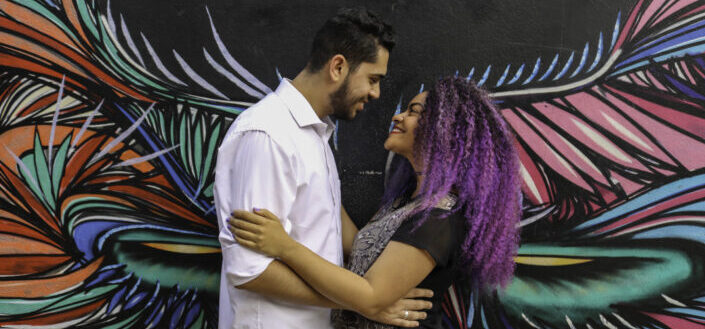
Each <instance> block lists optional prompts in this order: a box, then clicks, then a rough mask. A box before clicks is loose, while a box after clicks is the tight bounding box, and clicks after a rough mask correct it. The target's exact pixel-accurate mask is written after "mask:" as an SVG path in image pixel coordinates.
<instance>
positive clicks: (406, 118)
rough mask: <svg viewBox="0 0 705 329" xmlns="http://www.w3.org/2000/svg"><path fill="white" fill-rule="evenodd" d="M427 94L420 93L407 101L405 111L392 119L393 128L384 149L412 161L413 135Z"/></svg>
mask: <svg viewBox="0 0 705 329" xmlns="http://www.w3.org/2000/svg"><path fill="white" fill-rule="evenodd" d="M427 95H428V92H422V93H420V94H418V95H416V96H414V98H412V99H411V101H409V105H407V106H406V110H405V111H404V112H401V113H399V114H397V115H395V116H393V117H392V122H394V126H393V128H392V131H391V132H390V133H389V137H387V140H386V141H385V142H384V148H385V149H386V150H388V151H392V152H394V153H396V154H399V155H402V156H404V157H406V158H407V159H410V160H411V159H412V155H413V151H414V133H415V130H416V126H418V124H419V118H420V117H421V115H422V113H423V111H424V108H425V106H426V96H427Z"/></svg>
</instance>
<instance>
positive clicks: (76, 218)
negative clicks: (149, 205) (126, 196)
mask: <svg viewBox="0 0 705 329" xmlns="http://www.w3.org/2000/svg"><path fill="white" fill-rule="evenodd" d="M85 210H90V213H91V214H93V215H95V214H99V213H101V212H102V211H106V210H117V211H122V212H127V211H132V209H130V208H128V207H126V206H125V205H122V204H119V203H115V202H113V201H110V200H106V199H102V198H100V197H99V196H95V197H85V198H80V199H75V200H71V202H69V204H68V205H67V206H66V207H65V208H64V212H63V213H62V216H61V217H62V218H64V221H65V222H66V224H67V225H66V227H67V228H68V231H69V232H72V233H73V229H74V228H75V227H76V226H78V225H79V224H81V222H82V221H81V220H82V219H83V216H81V213H83V211H85Z"/></svg>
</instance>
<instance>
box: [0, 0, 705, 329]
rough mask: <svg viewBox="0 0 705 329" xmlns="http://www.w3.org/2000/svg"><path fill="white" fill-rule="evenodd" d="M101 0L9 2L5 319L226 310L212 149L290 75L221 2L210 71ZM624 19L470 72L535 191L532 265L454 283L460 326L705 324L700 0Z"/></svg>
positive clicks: (175, 323) (77, 321)
mask: <svg viewBox="0 0 705 329" xmlns="http://www.w3.org/2000/svg"><path fill="white" fill-rule="evenodd" d="M106 8H107V11H103V10H99V9H98V8H97V7H96V3H95V2H93V1H88V0H64V1H58V0H0V144H1V145H2V148H1V149H0V259H1V260H2V261H1V262H0V327H3V328H13V327H14V328H19V327H22V328H25V327H28V326H29V327H31V326H37V327H44V328H215V327H216V326H217V314H218V312H217V300H218V280H219V271H220V250H219V244H218V241H217V238H216V236H217V224H216V217H215V213H214V212H213V200H212V196H213V195H212V186H213V167H214V164H215V155H216V150H217V146H218V145H219V143H220V140H221V138H222V137H223V134H224V133H225V131H227V128H228V127H229V125H230V124H231V123H232V121H233V120H234V119H235V118H236V117H237V115H238V113H241V112H242V111H243V110H245V109H246V108H247V107H248V106H249V105H250V104H251V102H252V101H253V100H256V99H258V98H261V97H262V96H263V95H265V94H266V93H267V92H269V91H271V89H270V88H272V87H273V86H267V85H265V84H264V83H262V82H261V81H260V80H258V78H257V77H255V76H254V75H253V74H252V73H250V72H249V71H248V70H247V69H246V68H245V67H243V66H242V65H241V64H240V63H239V62H238V61H237V60H236V59H235V57H234V56H233V55H232V54H231V52H230V51H231V49H230V48H232V45H226V44H225V43H224V42H223V41H222V40H221V38H220V36H219V32H218V29H217V26H216V24H215V23H214V22H213V20H212V19H211V20H210V26H205V27H203V28H204V29H206V30H210V36H211V37H212V38H213V41H214V42H215V43H216V44H217V46H218V52H217V53H215V52H214V53H211V52H208V51H207V50H205V49H204V51H203V58H204V60H205V61H206V62H207V63H208V64H209V65H210V69H211V71H210V72H203V71H198V70H196V69H194V68H193V67H192V66H191V65H189V63H188V62H187V61H186V60H184V59H183V58H182V56H180V54H179V53H178V52H176V51H174V52H173V53H172V54H157V53H156V52H155V50H154V49H153V47H152V45H151V44H150V41H149V39H148V38H147V37H145V35H143V34H140V33H139V32H137V33H134V32H131V31H130V30H129V27H128V25H127V24H126V23H125V21H124V19H123V18H122V16H120V15H114V14H113V13H111V12H110V8H111V7H110V4H109V3H108V4H107V6H106ZM208 15H210V13H209V12H208ZM116 17H120V19H116ZM209 17H210V16H209ZM610 32H611V33H599V31H598V33H597V34H596V38H595V40H594V41H590V42H587V43H586V44H585V47H584V48H583V49H576V50H575V51H574V52H573V53H572V54H570V55H569V56H567V57H565V56H563V57H561V56H559V55H556V56H555V57H553V58H536V59H527V63H528V64H525V65H521V66H519V67H512V66H511V65H507V66H496V64H495V66H489V67H486V68H471V69H470V70H469V72H468V73H467V78H468V79H475V80H476V81H478V83H479V84H482V85H484V86H485V87H487V88H488V89H490V90H491V91H492V92H493V95H494V96H495V97H496V99H497V102H498V104H499V105H500V107H501V108H502V114H503V115H504V117H505V118H506V119H507V121H508V122H509V123H510V124H511V126H512V127H513V129H514V130H515V132H516V135H517V143H516V145H517V147H518V148H519V150H520V155H521V162H522V168H521V169H522V175H523V179H524V185H523V192H524V199H525V201H524V203H525V205H524V207H525V208H524V218H523V220H522V222H521V223H520V225H521V226H522V246H521V248H520V250H519V254H518V255H517V257H516V261H517V269H516V277H515V279H514V280H513V282H512V283H511V284H510V285H509V286H508V287H507V289H506V290H504V291H501V292H497V293H494V294H489V295H487V294H485V295H479V294H477V293H473V292H467V291H465V290H463V289H461V288H460V287H458V288H453V289H451V291H449V293H448V294H447V296H446V303H445V304H444V309H445V311H446V319H445V320H446V325H447V326H448V327H449V328H469V327H472V328H515V327H516V328H566V327H568V328H603V327H606V328H703V327H705V224H703V223H705V169H704V168H705V87H704V86H705V2H703V1H692V0H679V1H667V0H663V1H660V0H653V1H645V0H641V1H636V2H635V5H634V6H633V8H632V9H631V10H630V11H629V12H624V13H621V14H620V16H619V18H618V19H617V21H616V22H615V26H614V30H613V31H610ZM138 43H139V44H140V45H141V46H140V47H137V46H136V44H138ZM140 49H146V50H147V51H146V52H145V51H141V50H140ZM166 55H169V56H173V58H174V59H175V60H176V61H177V63H178V65H179V68H180V70H181V71H182V72H180V74H178V75H177V74H174V72H173V71H170V70H172V69H173V68H168V67H167V66H166V65H165V64H164V63H163V56H166ZM498 64H499V63H498ZM471 66H472V65H468V67H471ZM458 70H459V72H465V71H466V70H467V68H461V67H459V68H458ZM496 72H501V74H493V73H496ZM458 74H460V73H458ZM177 76H179V77H181V78H179V77H177ZM184 76H186V77H188V80H186V79H184V78H183V77H184ZM210 76H221V77H225V78H227V79H228V80H229V81H231V83H232V84H233V88H238V89H239V90H241V91H242V92H243V93H244V94H246V95H248V98H247V99H245V100H234V99H229V98H228V97H227V96H226V94H225V93H224V92H223V91H222V90H219V89H218V88H217V87H216V86H215V85H214V84H213V83H211V82H209V77H210ZM497 77H498V78H497Z"/></svg>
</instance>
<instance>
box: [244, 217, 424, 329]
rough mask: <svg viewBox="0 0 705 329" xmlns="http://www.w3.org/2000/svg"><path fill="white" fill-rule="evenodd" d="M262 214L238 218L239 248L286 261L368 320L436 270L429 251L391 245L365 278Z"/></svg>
mask: <svg viewBox="0 0 705 329" xmlns="http://www.w3.org/2000/svg"><path fill="white" fill-rule="evenodd" d="M257 214H259V215H262V216H258V215H257ZM257 214H253V213H248V212H234V213H233V217H236V218H237V220H235V221H234V223H233V224H234V228H233V231H234V233H235V236H236V239H237V241H238V243H240V244H242V245H243V246H245V247H248V248H252V249H255V250H257V251H260V252H263V253H265V254H267V255H269V256H272V257H277V258H279V259H281V260H282V261H283V262H284V263H286V264H287V265H288V266H289V267H291V268H292V269H293V270H294V271H295V272H296V273H297V274H299V275H300V276H301V277H302V278H303V279H304V280H305V281H306V282H308V284H310V285H311V286H312V287H313V288H314V289H316V290H317V291H318V292H320V293H321V294H322V295H323V296H325V297H327V298H328V299H330V300H331V301H333V302H335V303H337V304H339V305H341V306H343V307H344V308H347V309H352V310H355V311H356V312H358V313H360V314H362V315H364V316H366V317H369V316H373V315H374V314H377V313H379V312H380V311H381V310H384V309H385V308H387V307H388V306H390V305H391V304H392V303H394V302H395V301H396V300H398V299H399V298H401V297H402V296H404V294H405V293H406V292H407V291H409V290H410V289H412V288H413V287H416V286H417V285H418V284H419V283H421V281H422V280H423V279H424V278H426V276H428V274H429V273H431V271H432V270H433V268H434V267H435V265H436V264H435V261H434V259H433V258H432V257H431V256H430V255H429V254H428V253H427V252H426V251H424V250H421V249H418V248H416V247H413V246H410V245H407V244H404V243H399V242H395V241H391V242H390V243H389V244H388V245H387V248H385V250H384V251H383V252H382V254H381V255H380V257H379V258H378V259H377V261H376V262H375V263H374V264H373V265H372V267H371V268H370V269H369V270H368V271H367V273H366V274H365V276H364V277H361V276H359V275H357V274H355V273H353V272H350V271H348V270H346V269H344V268H341V267H338V266H336V265H335V264H332V263H330V262H328V261H326V260H325V259H323V258H321V257H320V256H318V255H317V254H316V253H314V252H312V251H311V250H309V249H308V248H306V247H305V246H303V245H301V244H299V243H298V242H296V241H294V240H293V239H291V238H290V237H289V236H288V235H287V234H286V232H285V231H284V229H283V228H282V227H281V224H280V222H279V220H278V219H277V218H276V216H274V215H272V214H271V213H270V212H269V211H267V210H261V211H257Z"/></svg>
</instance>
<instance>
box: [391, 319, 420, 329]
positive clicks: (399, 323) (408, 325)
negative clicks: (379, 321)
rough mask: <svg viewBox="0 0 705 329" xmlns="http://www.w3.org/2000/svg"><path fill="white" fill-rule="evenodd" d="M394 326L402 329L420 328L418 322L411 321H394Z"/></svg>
mask: <svg viewBox="0 0 705 329" xmlns="http://www.w3.org/2000/svg"><path fill="white" fill-rule="evenodd" d="M391 324H392V325H394V326H397V327H402V328H416V327H418V326H419V322H418V321H409V320H403V319H394V320H392V323H391Z"/></svg>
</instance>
